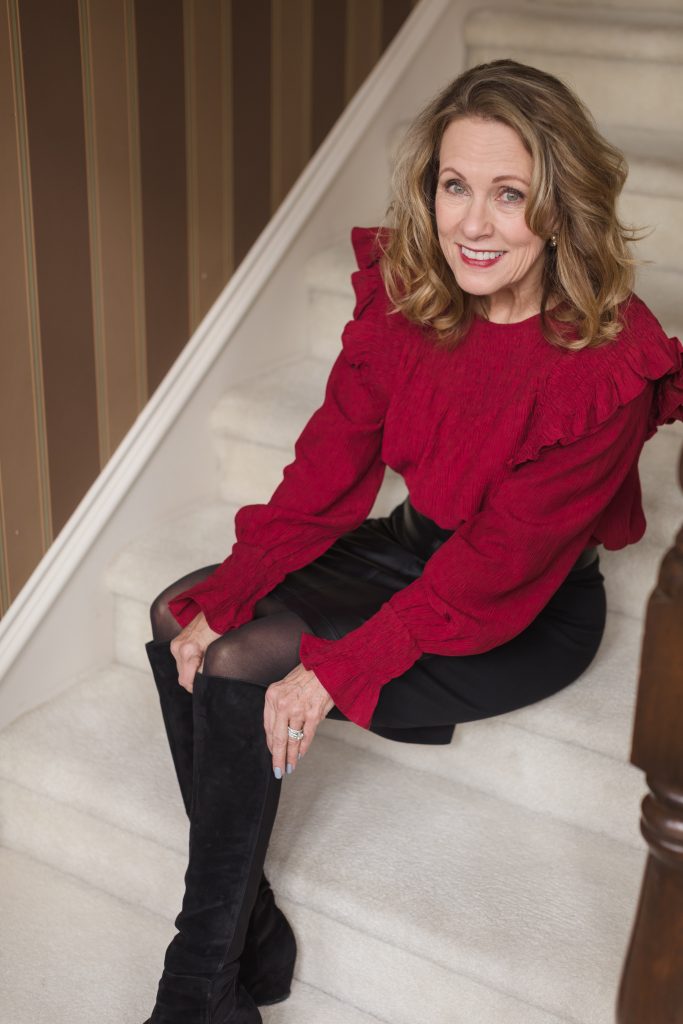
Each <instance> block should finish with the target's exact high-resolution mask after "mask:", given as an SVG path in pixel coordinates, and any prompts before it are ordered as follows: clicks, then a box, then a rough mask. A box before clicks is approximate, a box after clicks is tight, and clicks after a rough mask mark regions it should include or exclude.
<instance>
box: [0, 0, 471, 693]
mask: <svg viewBox="0 0 683 1024" xmlns="http://www.w3.org/2000/svg"><path fill="white" fill-rule="evenodd" d="M463 6H469V5H468V4H465V5H463ZM452 7H453V4H452V0H422V2H421V3H420V4H418V6H417V7H415V8H414V10H413V11H412V12H411V14H410V16H409V18H408V19H407V20H406V22H405V23H404V25H403V27H402V28H401V30H400V31H399V32H398V33H397V35H396V37H395V38H394V40H393V41H392V43H391V45H390V46H389V47H388V48H387V50H386V52H385V53H384V55H383V57H382V58H381V60H380V61H379V62H378V64H377V66H376V67H375V69H374V70H373V72H372V73H371V74H370V75H369V76H368V78H367V80H366V81H365V83H364V84H363V86H362V87H361V88H360V90H359V91H358V93H357V94H356V95H355V97H354V98H353V100H352V101H351V102H350V103H349V105H348V107H347V108H346V110H345V111H344V113H343V114H342V116H341V117H340V119H339V121H338V122H337V124H336V125H335V127H334V128H333V129H332V131H331V132H330V134H329V136H328V137H327V139H326V140H325V141H324V142H323V144H322V145H321V146H320V148H319V150H318V151H317V153H316V154H315V156H314V157H313V159H312V160H311V161H310V163H309V164H308V166H307V167H306V169H305V170H304V172H303V173H302V175H301V176H300V178H299V179H298V181H297V183H296V185H295V186H294V187H293V189H292V191H291V192H290V193H289V195H288V196H287V198H286V199H285V200H284V202H283V203H282V205H281V206H280V208H279V209H278V211H277V212H276V214H275V216H274V217H273V218H272V220H271V221H270V223H269V224H268V225H267V227H266V228H265V229H264V231H263V232H262V233H261V235H260V236H259V238H258V239H257V241H256V242H255V243H254V245H253V246H252V247H251V249H250V250H249V253H248V254H247V256H246V257H245V259H244V260H243V262H242V263H241V264H240V266H239V267H238V269H237V271H236V272H235V273H234V274H233V276H232V278H231V279H230V282H229V283H228V285H227V286H226V288H225V289H224V290H223V292H222V293H221V295H220V296H219V297H218V299H217V300H216V302H215V303H214V305H213V306H212V308H211V309H210V310H209V312H208V313H207V315H206V317H205V318H204V320H203V321H202V322H201V324H200V325H199V326H198V328H197V330H196V331H195V333H194V334H193V336H192V338H191V339H190V341H189V342H188V343H187V345H186V346H185V348H184V349H183V351H182V352H181V354H180V355H179V356H178V358H177V359H176V361H175V363H174V364H173V366H172V367H171V369H170V370H169V372H168V373H167V375H166V377H165V378H164V380H163V381H162V383H161V384H160V385H159V387H158V388H157V390H156V392H155V393H154V395H153V396H152V398H151V399H150V401H149V402H148V403H147V405H146V406H145V408H144V409H143V411H142V412H141V413H140V415H139V416H138V418H137V419H136V421H135V423H134V424H133V426H132V427H131V428H130V430H129V431H128V433H127V434H126V436H125V437H124V439H123V441H122V442H121V444H120V445H119V446H118V448H117V449H116V451H115V452H114V454H113V455H112V457H111V459H110V460H109V462H108V463H107V465H106V466H105V468H104V469H103V470H102V472H101V473H100V475H99V476H98V477H97V479H96V480H95V481H94V483H93V484H92V486H91V487H90V488H89V490H88V491H87V493H86V494H85V496H84V497H83V499H82V501H81V502H80V503H79V505H78V506H77V508H76V509H75V510H74V512H73V513H72V515H71V517H70V518H69V519H68V521H67V522H66V524H65V525H64V527H63V529H62V530H61V531H60V533H59V534H58V536H57V537H56V539H55V540H54V542H53V544H52V545H51V546H50V548H49V549H48V551H47V552H46V553H45V555H44V557H43V558H42V560H41V561H40V562H39V564H38V566H37V567H36V569H35V570H34V572H33V573H32V574H31V576H30V577H29V579H28V580H27V582H26V583H25V585H24V586H23V588H22V589H21V591H20V592H19V594H18V595H17V596H16V598H15V600H14V601H13V602H12V604H11V605H10V607H9V609H8V610H7V612H6V614H5V616H4V617H3V619H2V620H1V621H0V679H2V678H3V677H4V676H5V674H6V673H7V671H8V669H9V668H10V666H11V665H12V663H13V662H14V660H15V659H16V658H17V656H18V655H19V654H20V652H21V651H22V649H23V647H24V645H25V644H26V643H27V642H28V641H29V640H30V639H31V638H32V637H33V636H34V634H35V631H36V630H37V629H38V628H39V626H40V624H41V622H42V621H43V619H44V617H45V615H46V613H47V612H48V610H49V609H50V608H51V606H52V605H53V603H54V602H55V601H56V600H57V598H58V596H59V594H60V593H61V591H62V590H63V588H64V586H65V585H66V583H67V582H68V580H69V579H70V578H71V576H72V574H73V573H74V571H75V570H76V569H77V567H78V566H79V564H80V563H81V562H82V560H83V559H84V558H85V557H86V555H87V553H88V551H89V549H90V547H91V545H92V544H93V543H94V541H96V539H97V538H98V536H99V534H100V532H101V531H102V529H103V528H104V526H105V525H106V523H107V522H108V521H109V519H110V518H111V516H112V515H113V514H114V512H115V510H116V509H117V507H118V506H119V504H120V502H121V500H122V498H123V497H124V496H125V495H126V494H127V492H128V490H129V489H130V487H131V486H132V484H133V483H134V482H135V480H136V479H137V477H138V476H139V474H140V473H141V472H142V470H143V468H144V466H145V464H146V463H147V461H148V459H149V458H150V456H151V455H152V453H153V452H154V451H155V450H156V448H157V447H158V445H159V444H160V443H161V441H162V440H163V438H164V436H165V434H166V433H167V431H168V430H169V428H170V426H171V425H172V424H173V422H174V421H175V419H176V418H177V416H178V414H179V412H180V410H182V409H183V408H184V407H185V405H186V404H187V403H188V402H189V401H190V400H191V398H192V395H193V393H194V391H195V389H196V388H197V387H198V385H199V383H200V382H201V380H202V379H203V378H204V377H205V375H206V373H207V372H208V371H209V369H210V368H211V366H212V365H213V364H214V362H215V360H216V358H217V357H218V355H219V354H220V352H221V351H222V350H223V349H224V348H225V346H226V344H228V343H229V340H230V337H231V336H232V334H233V332H234V331H235V329H236V327H237V326H238V324H239V323H240V321H241V320H242V318H243V317H244V315H245V313H246V312H247V311H248V309H249V308H250V307H251V305H252V304H253V302H254V300H255V299H256V297H257V296H258V294H259V292H260V291H261V289H262V288H263V286H264V284H265V283H266V282H267V280H268V279H269V276H270V275H271V273H272V272H273V271H274V270H275V268H276V267H277V265H278V263H279V261H280V260H281V259H282V258H283V257H284V255H285V253H286V252H287V250H288V249H289V247H290V246H291V245H292V243H293V242H294V240H295V238H296V237H297V235H298V233H299V231H300V230H301V227H302V225H303V224H304V223H305V222H306V221H307V219H308V218H309V217H310V216H311V214H312V213H313V211H314V209H315V207H316V206H317V204H318V203H319V201H320V199H321V197H322V196H323V195H324V193H325V190H326V189H327V188H328V187H329V186H330V184H331V182H332V181H333V180H334V178H335V177H336V176H337V175H338V174H339V170H340V167H342V166H343V164H344V163H345V162H346V160H347V159H348V158H349V156H350V155H351V154H352V153H353V151H354V149H355V147H356V146H357V145H358V144H359V142H360V140H361V139H362V137H363V135H364V133H365V132H366V131H367V130H368V128H369V126H370V125H371V123H372V121H373V119H374V118H375V117H376V116H377V115H378V113H379V112H380V111H381V109H382V106H383V104H384V103H385V102H386V100H387V98H388V97H389V96H390V94H391V91H392V90H393V89H395V88H396V86H397V84H398V83H399V82H400V81H401V78H402V76H403V75H404V73H405V69H406V67H407V66H409V65H410V63H411V61H412V60H413V59H414V58H415V57H416V56H417V54H418V53H419V52H420V49H421V47H422V46H423V45H424V44H425V42H426V41H427V39H428V38H429V36H430V34H431V33H432V32H433V30H434V28H435V27H436V25H437V23H438V22H439V20H440V19H441V18H442V17H443V16H444V15H445V14H446V12H447V11H448V10H449V8H452Z"/></svg>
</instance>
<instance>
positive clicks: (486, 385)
mask: <svg viewBox="0 0 683 1024" xmlns="http://www.w3.org/2000/svg"><path fill="white" fill-rule="evenodd" d="M626 173H627V171H626V165H625V161H624V159H623V156H622V154H621V153H619V151H618V150H616V149H615V148H614V147H613V146H611V145H610V144H609V143H608V142H607V141H606V140H605V139H604V138H603V137H602V136H601V135H600V133H599V132H598V131H597V129H596V127H595V124H594V122H593V120H592V118H591V116H590V114H589V113H588V112H587V111H586V110H585V108H584V107H583V106H582V105H581V103H580V102H579V100H578V99H577V98H576V97H575V96H574V95H573V93H572V92H571V91H570V90H569V89H567V87H566V86H564V85H563V84H562V83H561V82H559V81H558V80H557V79H555V78H554V77H552V76H550V75H547V74H545V73H543V72H541V71H538V70H536V69H534V68H531V67H527V66H525V65H522V64H518V63H516V62H515V61H511V60H501V61H494V62H492V63H490V64H485V65H480V66H478V67H475V68H473V69H471V70H468V71H466V72H464V73H463V74H462V75H460V76H459V77H458V78H457V79H456V80H455V81H454V82H453V83H451V84H450V85H449V86H448V87H447V88H446V89H445V90H444V91H443V92H442V93H441V95H439V96H438V97H437V98H436V99H435V100H434V101H433V102H432V103H431V104H430V105H429V106H428V107H427V108H426V110H425V111H424V112H423V113H422V114H421V115H420V117H419V118H418V119H417V120H416V122H415V124H414V125H413V127H412V129H411V130H410V132H409V133H408V136H407V139H406V142H405V145H404V150H403V154H402V156H401V158H400V160H399V162H398V165H397V170H396V173H395V179H394V198H393V202H392V206H391V208H390V212H391V216H392V222H393V226H392V229H384V230H382V231H379V232H378V231H376V230H361V229H355V230H354V232H353V236H352V238H353V244H354V248H355V252H356V256H357V260H358V266H359V269H358V271H357V272H356V273H355V274H354V275H353V284H354V288H355V291H356V296H357V303H356V308H355V310H354V319H353V320H352V321H351V322H350V323H349V324H348V325H347V327H346V328H345V330H344V332H343V336H342V351H341V352H340V353H339V355H338V357H337V360H336V361H335V363H334V366H333V367H332V370H331V373H330V376H329V379H328V382H327V388H326V392H325V398H324V402H323V404H322V405H321V407H320V408H319V409H318V410H317V411H316V412H315V413H314V414H313V416H312V417H311V419H310V420H309V422H308V423H307V425H306V427H305V428H304V430H303V432H302V434H301V436H300V437H299V439H298V441H297V443H296V447H295V459H294V461H293V462H291V463H290V464H289V465H288V466H286V467H285V470H284V473H283V480H282V482H281V483H280V485H279V486H278V488H277V489H276V490H275V492H274V494H273V495H272V497H271V499H270V501H269V502H268V503H266V504H259V505H248V506H245V507H243V508H241V509H240V510H239V511H238V513H237V515H236V517H235V529H236V536H237V540H236V543H235V545H234V547H233V549H232V552H231V554H230V555H229V557H228V558H227V559H226V560H225V561H224V562H223V563H222V564H219V565H215V566H208V567H206V568H203V569H200V570H198V571H197V572H195V573H192V574H191V575H190V576H186V577H183V579H181V580H178V581H177V582H176V583H174V584H172V585H171V586H170V587H169V588H167V589H166V590H165V591H164V592H163V593H162V594H160V595H159V597H158V598H157V599H156V600H155V601H154V603H153V605H152V609H151V618H152V629H153V634H154V640H152V641H151V642H150V643H149V644H147V651H148V654H149V658H150V662H151V664H152V668H153V671H154V676H155V680H156V683H157V687H158V690H159V694H160V698H161V706H162V712H163V716H164V721H165V725H166V729H167V732H168V737H169V742H170V745H171V750H172V753H173V757H174V762H175V767H176V770H177V774H178V779H179V782H180V787H181V791H182V794H183V798H184V802H185V806H186V809H187V813H188V815H189V817H190V854H189V864H188V869H187V874H186V889H185V895H184V899H183V906H182V909H181V911H180V913H179V915H178V917H177V919H176V926H177V929H178V932H177V934H176V936H175V937H174V939H173V941H172V942H171V944H170V945H169V947H168V950H167V952H166V958H165V961H164V971H163V974H162V977H161V980H160V982H159V988H158V993H157V1002H156V1006H155V1008H154V1011H153V1013H152V1016H151V1018H150V1020H151V1021H152V1022H153V1024H180V1022H182V1024H199V1022H200V1021H201V1022H205V1021H209V1022H210V1024H228V1022H230V1024H238V1022H239V1024H254V1022H257V1021H259V1020H261V1016H260V1013H259V1011H258V1009H257V1006H258V1005H263V1004H265V1003H271V1002H277V1001H278V1000H280V999H284V998H286V996H287V995H288V993H289V986H290V981H291V977H292V971H293V967H294V960H295V956H296V943H295V940H294V936H293V934H292V930H291V928H290V927H289V925H288V923H287V921H286V919H285V917H284V915H283V914H282V913H281V911H280V910H279V908H278V907H277V906H276V904H275V902H274V898H273V894H272V891H271V889H270V886H269V885H268V881H267V879H266V877H265V875H264V874H263V863H264V859H265V855H266V849H267V845H268V841H269V837H270V833H271V829H272V825H273V821H274V818H275V814H276V810H277V804H278V799H279V793H280V784H281V782H280V780H281V779H282V777H283V772H287V773H290V774H291V773H292V772H294V771H295V769H296V766H297V763H298V761H299V759H300V758H301V757H302V756H304V755H305V753H306V751H307V750H309V749H310V746H311V743H312V742H313V740H314V738H315V733H316V728H317V726H318V724H319V722H320V721H321V720H322V719H323V718H325V717H326V716H328V717H330V718H338V719H343V720H347V721H351V722H354V723H355V724H356V725H358V726H360V727H362V728H366V729H370V730H371V731H373V732H376V733H378V734H379V735H381V736H384V737H386V738H387V739H393V740H398V741H406V742H417V743H448V742H449V741H450V739H451V737H452V734H453V729H454V726H455V725H456V724H457V723H458V722H464V721H471V720H473V719H479V718H486V717H489V716H492V715H498V714H501V713H504V712H506V711H509V710H512V709H514V708H519V707H522V706H524V705H527V704H530V703H533V702H535V701H538V700H541V699H543V698H544V697H547V696H549V695H550V694H552V693H555V692H557V691H558V690H560V689H562V688H563V687H565V686H567V685H569V684H570V683H571V682H573V681H574V680H575V679H577V678H578V677H579V676H580V675H581V674H582V673H583V672H584V670H585V669H586V667H587V666H588V665H589V664H590V662H591V661H592V659H593V658H594V657H595V655H596V653H597V651H598V648H599V646H600V642H601V639H602V635H603V630H604V626H605V615H606V605H605V591H604V577H603V576H602V574H601V572H600V563H599V556H598V551H597V546H598V545H599V544H603V545H604V546H605V547H606V548H608V549H611V550H612V549H617V548H622V547H625V546H626V545H627V544H631V543H635V542H636V541H638V540H639V539H640V538H641V537H642V535H643V533H644V531H645V519H644V516H643V511H642V507H641V501H640V488H639V481H638V470H637V463H638V457H639V455H640V452H641V450H642V446H643V444H644V442H645V441H646V440H647V439H648V438H650V437H651V436H652V435H653V434H654V433H655V431H656V429H657V426H658V425H660V424H663V423H670V422H673V421H674V419H683V348H682V347H681V343H680V342H679V341H678V339H676V338H668V337H667V335H666V334H665V333H664V331H663V330H662V328H661V326H660V325H659V323H658V321H657V320H656V318H655V316H654V315H653V314H652V313H651V312H650V311H649V310H648V308H647V307H646V306H645V304H644V303H643V302H642V301H641V300H640V299H639V298H638V297H637V296H636V295H635V294H634V293H633V291H632V287H633V268H634V265H635V261H634V259H633V258H632V256H631V255H630V250H629V241H632V240H633V239H634V237H635V236H634V235H633V233H632V232H629V231H628V230H627V229H625V228H624V226H623V225H622V224H621V223H620V221H619V219H618V217H617V214H616V202H617V198H618V196H619V193H620V191H621V189H622V186H623V184H624V180H625V177H626ZM386 465H389V466H391V467H392V468H393V469H394V470H396V471H397V472H398V473H400V474H401V475H402V476H403V477H404V479H405V481H406V483H407V485H408V489H409V495H410V496H409V498H408V499H406V501H405V502H403V503H402V504H400V505H399V506H397V507H396V508H395V509H394V510H393V511H392V512H391V514H390V515H388V516H385V517H379V518H374V519H373V518H370V519H369V518H367V517H368V514H369V511H370V509H371V507H372V505H373V503H374V500H375V497H376V495H377V492H378V490H379V487H380V484H381V482H382V477H383V474H384V471H385V466H386Z"/></svg>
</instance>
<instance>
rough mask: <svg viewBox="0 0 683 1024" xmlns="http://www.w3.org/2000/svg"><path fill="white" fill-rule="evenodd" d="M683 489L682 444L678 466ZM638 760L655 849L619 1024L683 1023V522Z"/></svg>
mask: <svg viewBox="0 0 683 1024" xmlns="http://www.w3.org/2000/svg"><path fill="white" fill-rule="evenodd" d="M678 478H679V484H680V486H681V488H682V489H683V451H682V452H681V458H680V462H679V467H678ZM631 762H632V763H633V764H634V765H636V766H637V767H638V768H642V770H643V771H644V772H645V774H646V781H647V785H648V787H649V790H650V792H649V793H648V794H647V796H646V797H645V799H644V800H643V803H642V817H641V826H640V827H641V831H642V833H643V836H644V837H645V840H646V842H647V844H648V846H649V854H648V859H647V864H646V866H645V872H644V875H643V882H642V886H641V890H640V899H639V903H638V909H637V912H636V918H635V922H634V925H633V931H632V933H631V941H630V944H629V948H628V952H627V954H626V959H625V962H624V967H623V972H622V977H621V985H620V988H619V995H618V999H617V1024H683V527H681V529H680V530H679V532H678V535H677V537H676V540H675V543H674V546H673V547H672V548H671V549H670V550H669V551H667V553H666V555H665V556H664V558H663V559H662V562H661V565H660V570H659V578H658V580H657V586H656V587H655V589H654V590H653V592H652V594H651V596H650V600H649V602H648V606H647V614H646V619H645V630H644V634H643V645H642V651H641V662H640V679H639V683H638V699H637V704H636V713H635V721H634V730H633V745H632V750H631Z"/></svg>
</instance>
